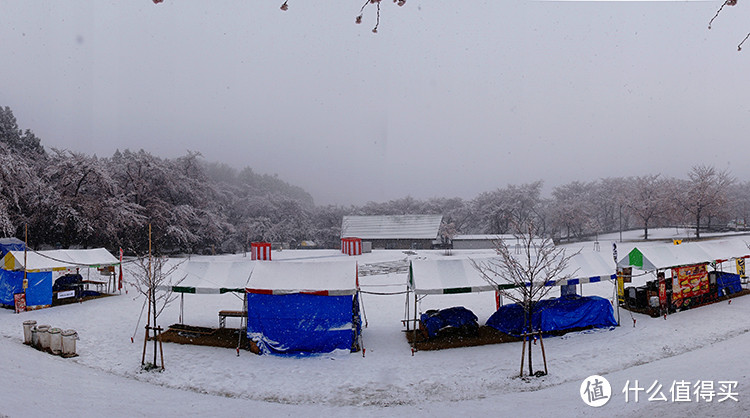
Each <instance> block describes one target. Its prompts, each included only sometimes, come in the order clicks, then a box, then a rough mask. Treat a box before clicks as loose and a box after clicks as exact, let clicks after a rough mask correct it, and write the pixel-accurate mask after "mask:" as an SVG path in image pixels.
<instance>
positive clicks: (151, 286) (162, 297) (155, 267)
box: [132, 225, 185, 370]
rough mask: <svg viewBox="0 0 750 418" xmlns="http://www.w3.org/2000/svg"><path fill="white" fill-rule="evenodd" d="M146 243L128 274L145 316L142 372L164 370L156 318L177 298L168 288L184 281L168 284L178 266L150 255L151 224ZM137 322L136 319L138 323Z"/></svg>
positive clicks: (165, 259)
mask: <svg viewBox="0 0 750 418" xmlns="http://www.w3.org/2000/svg"><path fill="white" fill-rule="evenodd" d="M148 230H149V244H148V249H149V252H148V256H147V257H139V258H138V260H137V261H136V262H135V263H134V265H135V267H134V269H133V272H132V276H133V278H134V283H133V284H134V285H135V288H136V290H137V291H138V293H140V294H141V295H143V296H145V297H146V302H147V305H148V313H147V315H146V318H147V319H146V331H145V336H144V339H143V355H142V357H141V366H142V367H143V368H144V369H145V370H154V369H158V370H164V351H163V349H162V345H161V338H159V336H160V334H161V332H162V331H163V329H162V328H161V327H160V326H158V325H157V319H158V318H159V315H161V313H162V312H163V311H164V309H165V308H166V307H167V306H168V305H169V304H170V303H172V302H173V301H174V300H175V299H176V298H177V296H176V295H174V294H173V292H172V286H176V285H179V284H180V283H181V282H182V281H183V280H184V279H185V278H184V277H182V278H181V279H179V280H176V281H172V280H171V276H172V274H173V273H174V272H175V270H177V267H179V265H180V263H174V264H171V265H168V263H167V261H168V260H169V259H168V258H167V257H161V256H154V255H153V254H152V250H151V225H149V229H148ZM139 321H140V320H139ZM151 331H153V341H154V348H153V355H154V357H153V362H152V363H146V349H147V346H148V340H149V339H151ZM157 350H158V352H159V354H160V358H161V365H160V366H157Z"/></svg>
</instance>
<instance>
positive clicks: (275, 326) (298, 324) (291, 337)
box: [247, 293, 361, 355]
mask: <svg viewBox="0 0 750 418" xmlns="http://www.w3.org/2000/svg"><path fill="white" fill-rule="evenodd" d="M247 306H248V312H247V337H248V338H249V339H251V340H253V341H255V343H256V344H258V347H259V348H260V350H261V353H263V354H290V355H304V354H307V353H329V352H332V351H335V350H353V349H355V347H356V346H357V338H358V336H359V332H361V329H360V319H359V303H358V301H357V295H356V294H355V295H343V296H322V295H311V294H304V293H295V294H287V295H272V294H260V293H247Z"/></svg>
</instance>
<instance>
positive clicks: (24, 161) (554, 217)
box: [0, 107, 750, 254]
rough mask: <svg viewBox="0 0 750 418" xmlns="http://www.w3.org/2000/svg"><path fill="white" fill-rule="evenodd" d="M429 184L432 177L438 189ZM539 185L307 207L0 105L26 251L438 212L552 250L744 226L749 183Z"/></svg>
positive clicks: (179, 241) (2, 202)
mask: <svg viewBox="0 0 750 418" xmlns="http://www.w3.org/2000/svg"><path fill="white" fill-rule="evenodd" d="M436 181H439V179H436ZM542 185H543V182H542V181H541V180H539V181H534V182H531V183H526V184H521V185H512V184H509V185H499V186H498V188H497V189H495V190H492V191H487V192H483V193H480V194H479V195H477V196H476V197H474V198H473V199H469V200H466V199H462V198H444V197H435V198H430V199H424V200H420V199H414V198H412V197H409V196H407V197H404V198H401V199H396V200H391V201H388V202H368V203H366V204H364V205H360V206H337V205H315V203H314V201H313V198H312V196H311V195H310V194H309V193H307V192H306V191H305V190H304V189H302V188H300V187H297V186H294V185H291V184H289V183H287V182H285V181H283V180H281V179H280V178H278V176H275V175H274V176H270V175H266V174H259V173H256V172H254V171H253V170H252V168H250V167H246V168H244V169H241V170H237V169H235V168H233V167H229V166H227V165H225V164H222V163H217V162H207V161H205V160H204V159H203V158H202V156H201V155H200V153H197V152H187V153H186V154H185V155H183V156H181V157H178V158H173V159H169V158H160V157H157V156H154V155H152V154H150V153H149V152H147V151H144V150H138V151H131V150H129V149H125V150H118V151H116V152H115V153H114V154H113V155H112V156H111V157H97V156H95V155H86V154H84V153H80V152H73V151H69V150H59V149H54V148H53V149H51V150H46V149H45V148H44V146H43V145H42V142H41V140H40V139H39V138H38V137H36V136H35V135H34V133H33V132H32V131H31V130H30V129H25V130H23V129H21V128H19V127H18V124H17V121H16V119H15V117H14V116H13V112H12V110H11V109H10V108H9V107H4V108H3V107H0V196H1V197H2V198H1V199H0V235H2V236H6V237H9V236H16V237H19V238H23V236H24V228H25V227H26V226H28V242H29V245H30V246H31V247H32V248H49V247H52V248H69V247H71V246H73V247H83V248H88V247H105V248H108V249H110V250H115V249H117V248H123V249H124V250H125V251H126V253H127V254H143V253H145V252H146V251H147V249H148V225H149V224H150V225H151V227H152V239H153V246H154V248H155V250H156V251H157V252H161V253H236V252H241V251H246V250H247V249H248V245H249V243H250V242H252V241H269V242H285V243H289V244H290V245H291V246H292V247H295V246H296V245H299V243H301V242H302V241H313V242H315V243H316V244H317V245H318V247H322V248H338V246H339V237H340V231H341V220H342V217H343V216H345V215H402V214H441V215H443V225H442V227H441V232H440V233H441V235H443V236H447V237H450V236H453V235H456V234H507V233H513V232H514V231H515V225H519V224H523V223H527V222H529V221H533V222H534V223H535V224H536V225H537V226H539V229H540V230H541V231H542V232H543V233H545V234H547V235H548V236H550V237H552V238H554V239H555V240H556V241H562V240H577V239H583V238H587V237H592V236H595V235H596V234H599V233H607V232H616V231H619V230H627V229H633V228H642V229H643V231H644V235H645V237H646V238H648V229H649V228H655V227H672V226H689V227H692V228H694V229H695V231H696V235H699V234H700V233H701V232H703V231H706V230H724V229H727V228H734V229H737V228H742V229H744V228H745V226H746V225H747V221H748V217H749V215H750V182H748V181H747V180H744V181H739V180H737V179H735V178H734V177H733V176H732V175H731V173H729V172H728V171H720V170H717V169H715V168H714V167H713V166H711V165H699V166H694V167H692V168H691V169H690V170H689V171H688V172H687V173H686V178H684V179H680V178H671V177H665V176H662V175H660V174H658V173H657V174H645V175H642V176H637V177H626V178H612V177H610V178H602V179H597V180H592V181H574V182H571V183H567V184H564V185H561V186H557V187H555V188H554V189H553V190H552V193H551V195H550V196H543V195H542Z"/></svg>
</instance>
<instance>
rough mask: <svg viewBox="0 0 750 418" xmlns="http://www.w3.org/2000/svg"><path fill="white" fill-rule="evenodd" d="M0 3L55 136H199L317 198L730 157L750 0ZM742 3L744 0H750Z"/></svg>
mask: <svg viewBox="0 0 750 418" xmlns="http://www.w3.org/2000/svg"><path fill="white" fill-rule="evenodd" d="M281 3H283V1H281V0H277V1H273V0H268V1H263V2H248V1H244V0H243V1H240V0H234V1H229V0H227V1H206V0H165V1H164V3H162V4H159V5H155V4H153V3H152V1H151V0H128V1H65V2H51V1H34V0H29V1H2V2H0V9H1V12H0V106H10V107H11V109H12V110H13V112H14V114H15V116H16V118H17V119H18V122H19V126H20V127H21V128H24V129H25V128H30V129H32V130H33V131H34V132H35V133H36V134H37V136H39V137H40V138H41V140H42V144H43V145H44V146H45V147H46V148H48V149H49V148H52V147H54V148H63V149H70V150H73V151H83V152H86V153H89V154H94V153H95V154H97V155H99V156H111V155H112V153H113V152H114V151H115V150H116V149H126V148H129V149H132V150H137V149H141V148H143V149H145V150H147V151H149V152H151V153H153V154H156V155H159V156H162V157H176V156H179V155H183V154H185V152H186V151H188V150H191V151H198V152H201V153H202V154H203V156H204V157H205V159H206V160H207V161H221V162H225V163H227V164H229V165H231V166H234V167H236V168H242V167H245V166H250V167H252V168H253V169H254V170H255V171H256V172H260V173H268V174H278V175H279V177H280V178H282V179H284V180H286V181H288V182H290V183H292V184H296V185H299V186H301V187H303V188H305V189H306V190H307V191H309V192H310V193H311V194H312V195H313V198H314V199H315V202H316V203H318V204H328V203H336V204H360V203H364V202H365V201H386V200H389V199H395V198H400V197H404V196H406V195H411V196H412V197H415V198H429V197H436V196H440V197H455V196H458V197H463V198H472V197H474V196H476V195H477V194H478V193H480V192H482V191H489V190H493V189H495V188H497V187H504V186H506V185H508V184H521V183H527V182H532V181H535V180H544V181H545V188H546V189H547V190H549V189H551V188H552V187H554V186H556V185H560V184H563V183H567V182H570V181H574V180H579V181H593V180H596V179H598V178H602V177H611V176H630V175H642V174H651V173H663V174H665V175H668V176H675V177H681V178H685V177H686V174H687V172H688V170H689V169H690V167H691V166H693V165H696V164H710V165H714V166H716V167H717V168H719V169H725V168H728V169H730V170H731V172H732V173H733V174H734V175H735V176H737V177H738V178H740V179H741V180H750V169H749V168H748V164H747V152H746V150H747V145H746V144H747V142H748V141H747V134H748V132H750V100H748V99H750V94H749V93H750V83H748V82H747V74H749V72H748V66H749V65H748V63H750V44H748V46H747V48H746V51H742V52H737V44H738V43H739V41H741V40H742V38H744V36H745V34H747V32H748V31H750V23H749V22H750V19H748V16H750V11H748V10H747V7H744V6H746V5H745V4H744V3H742V2H740V4H739V5H738V6H736V7H734V8H725V10H724V11H723V12H722V14H721V15H720V16H719V18H718V19H717V20H716V21H715V22H714V25H713V28H712V30H710V31H709V30H708V29H707V24H708V21H709V20H710V19H711V17H712V16H713V15H714V13H715V11H716V10H717V9H718V7H719V6H720V5H721V2H720V1H708V2H621V3H614V2H533V1H525V0H507V1H503V0H495V1H486V2H480V1H470V2H467V1H441V0H421V1H417V0H408V1H407V3H406V5H405V6H404V7H397V6H396V5H395V4H393V3H391V2H389V1H384V2H383V4H382V10H381V23H380V28H379V30H378V33H377V34H373V33H372V32H371V29H372V27H373V26H374V23H375V8H374V7H368V8H367V9H366V10H365V14H364V19H363V23H362V24H361V25H356V24H354V18H355V16H356V15H357V14H358V11H359V8H360V7H361V4H362V1H361V0H360V1H354V0H325V1H323V0H316V1H306V0H290V2H289V10H288V11H286V12H283V11H281V10H279V6H280V5H281ZM743 7H744V8H743Z"/></svg>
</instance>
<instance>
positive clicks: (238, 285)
mask: <svg viewBox="0 0 750 418" xmlns="http://www.w3.org/2000/svg"><path fill="white" fill-rule="evenodd" d="M170 263H179V264H178V265H177V267H176V269H175V271H174V272H172V274H171V275H170V280H172V283H173V284H174V285H172V286H159V288H160V289H165V288H171V290H172V291H173V292H178V293H197V294H220V293H227V292H238V293H243V292H244V291H245V287H246V286H247V284H248V280H249V279H250V275H251V274H252V271H253V268H254V267H255V266H256V265H257V264H258V262H257V261H250V260H241V261H231V260H187V261H182V262H180V261H179V260H175V259H170ZM179 280H182V281H181V282H179V283H177V282H178V281H179Z"/></svg>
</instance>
